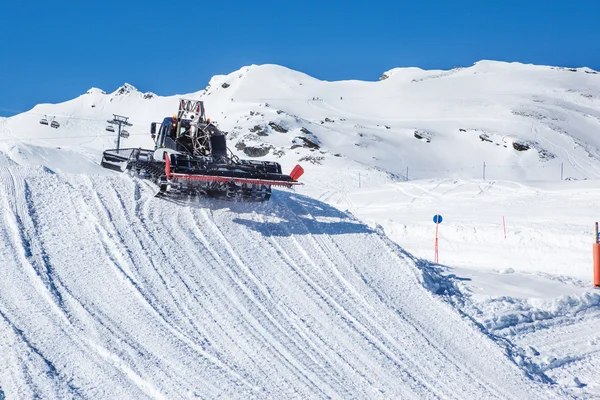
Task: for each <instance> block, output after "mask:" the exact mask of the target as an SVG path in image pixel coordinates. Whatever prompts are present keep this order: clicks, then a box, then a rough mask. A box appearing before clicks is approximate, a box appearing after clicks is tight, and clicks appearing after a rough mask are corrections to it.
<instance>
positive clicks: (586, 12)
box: [0, 0, 600, 116]
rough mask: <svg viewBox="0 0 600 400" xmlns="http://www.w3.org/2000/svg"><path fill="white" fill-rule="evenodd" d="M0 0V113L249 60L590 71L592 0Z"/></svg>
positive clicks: (599, 51) (306, 66)
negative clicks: (516, 64) (485, 62)
mask: <svg viewBox="0 0 600 400" xmlns="http://www.w3.org/2000/svg"><path fill="white" fill-rule="evenodd" d="M0 10H1V13H0V15H1V23H0V116H10V115H12V114H14V111H21V110H27V109H29V108H31V107H32V106H34V105H35V104H37V103H42V102H51V103H54V102H61V101H65V100H69V99H71V98H73V97H76V96H78V95H80V94H82V93H84V92H85V91H86V90H87V89H89V88H90V87H100V88H102V89H104V90H106V91H109V92H110V91H113V90H115V89H116V88H117V87H118V86H120V85H121V84H123V83H124V82H128V83H131V84H133V85H134V86H136V87H138V88H139V89H140V90H142V91H152V92H155V93H158V94H160V95H172V94H176V93H185V92H191V91H196V90H201V89H203V88H204V86H205V85H206V83H207V82H208V80H209V79H210V77H211V76H213V75H215V74H226V73H229V72H232V71H234V70H236V69H239V68H240V67H242V66H244V65H249V64H264V63H275V64H281V65H284V66H287V67H289V68H292V69H296V70H300V71H302V72H305V73H308V74H309V75H312V76H315V77H317V78H320V79H326V80H339V79H363V80H377V78H378V77H379V76H380V75H381V73H382V72H384V71H385V70H388V69H391V68H394V67H398V66H418V67H421V68H428V69H431V68H441V69H447V68H452V67H453V66H468V65H471V64H472V63H473V62H475V61H478V60H481V59H493V60H504V61H520V62H525V63H535V64H546V65H561V66H572V67H580V66H587V67H590V68H593V69H596V70H600V0H477V1H473V0H454V1H445V0H444V1H442V0H437V1H434V0H410V1H403V0H390V1H380V0H371V1H357V0H355V1H352V0H345V1H338V0H319V1H315V0H298V1H294V0H278V1H272V0H255V1H241V0H237V1H236V0H220V1H195V0H191V1H187V2H180V1H160V0H145V1H128V0H122V1H114V0H104V1H93V0H89V1H82V0H70V1H68V0H55V1H47V0H46V1H43V0H37V1H36V0H31V1H25V0H8V1H4V2H3V3H2V6H0ZM183 38H187V39H188V40H187V41H186V42H183ZM9 110H13V111H12V112H11V111H9Z"/></svg>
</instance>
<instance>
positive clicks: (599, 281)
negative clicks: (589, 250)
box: [593, 222, 600, 288]
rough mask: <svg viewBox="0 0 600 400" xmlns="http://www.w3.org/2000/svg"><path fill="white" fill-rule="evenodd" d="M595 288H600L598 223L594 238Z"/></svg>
mask: <svg viewBox="0 0 600 400" xmlns="http://www.w3.org/2000/svg"><path fill="white" fill-rule="evenodd" d="M593 251H594V287H595V288H600V244H599V243H598V223H597V222H596V236H595V237H594V245H593Z"/></svg>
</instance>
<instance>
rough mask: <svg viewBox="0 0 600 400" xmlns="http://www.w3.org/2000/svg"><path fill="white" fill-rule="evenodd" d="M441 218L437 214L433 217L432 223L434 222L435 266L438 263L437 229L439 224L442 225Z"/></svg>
mask: <svg viewBox="0 0 600 400" xmlns="http://www.w3.org/2000/svg"><path fill="white" fill-rule="evenodd" d="M442 220H443V218H442V216H441V215H439V214H436V215H434V216H433V222H435V249H434V250H435V263H436V264H437V263H438V262H439V252H438V232H439V227H440V224H441V223H442Z"/></svg>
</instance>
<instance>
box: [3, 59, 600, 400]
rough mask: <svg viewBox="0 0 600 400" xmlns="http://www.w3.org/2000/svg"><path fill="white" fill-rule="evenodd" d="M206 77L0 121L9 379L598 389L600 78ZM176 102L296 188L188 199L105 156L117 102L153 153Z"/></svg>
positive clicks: (224, 388) (501, 67)
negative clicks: (279, 170) (163, 92)
mask: <svg viewBox="0 0 600 400" xmlns="http://www.w3.org/2000/svg"><path fill="white" fill-rule="evenodd" d="M197 89H198V88H190V90H191V92H190V93H187V94H182V95H177V96H168V97H164V96H159V95H157V94H154V93H150V92H147V93H142V92H140V91H138V90H137V89H136V88H135V87H133V86H131V85H129V84H125V85H123V86H122V87H120V88H118V89H117V90H115V91H113V92H111V93H108V92H105V91H103V90H102V89H97V88H92V89H90V90H89V91H88V92H87V93H85V94H82V95H81V96H79V97H77V98H75V99H73V100H70V101H67V102H64V103H60V104H40V105H38V106H36V107H34V108H33V109H32V110H30V111H28V112H24V113H22V114H19V115H16V116H14V117H11V118H7V119H1V118H0V185H1V187H2V188H3V190H2V191H0V193H1V194H0V210H2V217H1V219H0V221H1V222H2V223H1V224H0V257H2V260H4V261H3V263H0V264H1V265H0V277H1V278H2V279H0V285H1V287H0V354H2V356H0V399H1V398H3V397H4V396H6V398H12V397H19V398H30V397H35V396H39V397H84V398H87V397H91V398H147V397H150V398H182V397H202V398H214V397H227V398H326V397H333V398H350V397H356V398H369V399H371V398H440V397H441V398H461V399H462V398H544V399H545V398H553V397H557V398H564V397H567V396H573V397H582V398H591V397H593V396H599V395H600V385H598V383H597V381H596V372H595V371H597V367H598V366H599V365H600V340H599V338H598V334H597V330H596V329H595V327H596V326H597V321H598V318H600V294H599V293H597V292H594V291H593V290H590V289H589V288H590V286H591V285H590V284H591V282H590V281H591V268H590V266H591V265H590V263H591V260H590V258H591V249H590V246H589V244H590V242H591V240H592V236H593V221H594V215H595V212H596V210H597V209H599V208H600V189H597V188H596V186H597V185H596V184H595V183H596V182H597V181H596V180H595V179H597V178H598V177H599V175H598V174H599V173H600V169H599V167H600V158H599V156H600V150H598V148H599V147H600V139H599V138H598V135H597V134H596V132H598V130H599V129H600V74H597V73H596V72H595V71H592V70H589V69H587V68H575V69H570V68H557V67H548V66H534V65H524V64H518V63H510V64H509V63H501V62H493V61H481V62H478V63H476V64H475V65H473V66H471V67H468V68H455V69H453V70H450V71H425V70H421V69H418V68H396V69H392V70H390V71H386V72H384V73H383V74H382V76H381V78H380V79H379V80H374V81H373V82H362V81H342V82H326V81H320V80H318V79H315V78H312V77H310V76H308V75H305V74H302V73H300V72H297V71H293V70H290V69H287V68H284V67H281V66H276V65H262V66H255V65H253V66H249V67H244V68H241V69H240V70H238V71H235V72H233V73H231V74H228V75H220V76H215V77H213V78H212V79H211V80H210V82H209V84H208V86H207V87H206V88H204V89H202V90H199V91H194V90H197ZM179 98H191V99H202V100H204V101H205V106H206V109H207V114H208V115H207V116H208V117H210V118H211V119H212V120H213V121H216V123H217V124H218V125H219V126H220V127H221V128H222V129H223V130H224V131H226V132H228V134H227V137H228V141H229V143H228V144H229V147H230V148H231V149H232V150H233V151H234V152H236V153H237V154H238V155H240V156H241V157H245V158H250V157H256V158H260V159H269V160H271V159H272V160H276V161H279V162H281V163H282V164H283V166H284V169H286V170H289V169H291V167H292V166H293V165H294V164H296V163H301V164H302V165H303V166H304V167H305V170H306V173H305V175H304V176H303V177H302V180H303V181H304V182H305V184H306V185H305V186H303V187H299V188H297V189H296V192H295V193H293V192H290V191H284V190H277V191H275V193H274V196H273V198H272V200H271V202H270V203H269V204H263V205H258V206H257V205H248V206H246V205H240V204H233V203H223V202H210V201H208V200H199V201H197V202H193V203H190V202H179V201H169V200H164V199H159V198H154V197H153V194H154V193H155V190H156V188H155V187H153V185H152V184H151V183H150V182H148V181H143V180H139V179H136V178H132V177H129V176H126V175H120V174H117V173H116V172H113V171H108V170H105V169H103V168H101V167H100V166H99V160H100V156H101V152H102V150H104V149H107V148H113V147H114V146H115V133H110V132H107V131H106V130H105V127H106V125H107V122H106V121H107V120H109V119H112V116H113V114H118V115H124V116H128V117H129V118H130V122H132V123H133V124H134V125H133V126H132V127H130V128H128V131H129V132H130V136H129V138H127V139H122V142H121V143H122V146H123V147H151V146H152V145H153V143H152V140H151V138H150V135H149V125H150V123H151V122H153V121H160V120H162V118H163V117H165V116H170V115H172V114H173V113H175V112H176V111H177V106H178V100H179ZM41 118H46V119H47V120H48V121H52V120H54V121H56V122H58V123H59V124H60V127H59V128H57V129H53V128H51V127H50V126H47V125H41V124H40V123H39V120H40V119H41ZM484 163H485V166H484ZM484 173H485V179H482V178H484V176H483V174H484ZM561 178H563V179H564V181H562V182H561ZM569 178H571V179H573V180H574V179H577V180H581V179H588V181H586V182H575V181H573V180H570V179H569ZM407 179H408V181H407V182H406V181H405V180H407ZM532 180H543V181H545V182H533V181H532ZM434 214H442V215H443V216H444V222H443V223H442V225H440V226H439V228H440V229H439V246H440V248H439V256H440V263H441V264H436V263H434V262H433V261H432V259H433V243H434V242H433V239H434V237H433V235H434V233H435V232H436V227H435V225H434V224H433V223H432V221H431V217H432V216H433V215H434Z"/></svg>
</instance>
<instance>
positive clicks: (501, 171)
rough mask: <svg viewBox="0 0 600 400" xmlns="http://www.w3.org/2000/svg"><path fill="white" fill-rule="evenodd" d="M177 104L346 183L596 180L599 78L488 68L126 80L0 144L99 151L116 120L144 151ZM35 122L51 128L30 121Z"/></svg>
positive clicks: (248, 146)
mask: <svg viewBox="0 0 600 400" xmlns="http://www.w3.org/2000/svg"><path fill="white" fill-rule="evenodd" d="M180 97H185V98H192V99H203V100H204V101H205V102H206V108H207V113H208V116H209V117H211V118H212V120H213V121H216V122H217V123H218V124H219V126H220V127H221V128H222V129H223V130H225V131H227V132H229V146H230V147H231V148H232V149H234V150H235V151H237V152H238V153H239V154H240V155H243V156H245V157H249V156H262V157H263V158H265V159H269V158H273V159H278V160H279V161H281V162H282V164H284V165H285V166H293V165H294V164H295V163H296V162H298V161H300V162H301V163H302V162H304V163H305V164H309V165H308V167H309V172H310V170H311V169H313V170H315V171H319V165H325V166H327V167H334V168H335V167H338V168H339V169H341V170H342V171H340V175H341V176H338V177H337V178H336V182H339V179H345V178H346V175H347V174H352V180H355V179H356V175H357V173H358V171H359V170H365V173H367V170H371V171H384V172H385V173H389V174H390V175H389V176H388V177H387V178H393V177H396V178H399V179H404V178H405V177H406V175H407V168H408V178H409V179H412V178H429V177H461V178H482V177H483V174H484V172H483V169H484V167H483V163H484V162H485V163H486V166H485V174H486V178H488V179H544V180H555V179H560V177H561V168H562V176H563V178H565V179H566V178H575V179H583V178H595V177H598V176H599V175H600V169H599V165H600V164H599V163H600V153H599V151H598V150H597V149H598V147H600V139H598V135H597V134H596V133H597V132H598V131H599V130H600V112H599V111H598V104H599V101H600V74H597V73H596V72H595V71H592V70H589V69H586V68H581V69H565V68H556V67H546V66H534V65H524V64H518V63H502V62H493V61H481V62H478V63H476V64H475V65H473V66H471V67H468V68H455V69H453V70H450V71H425V70H421V69H418V68H396V69H393V70H390V71H387V72H385V73H384V74H383V75H382V78H381V79H380V80H379V81H374V82H363V81H341V82H326V81H320V80H317V79H315V78H312V77H310V76H308V75H305V74H303V73H300V72H297V71H293V70H290V69H287V68H284V67H280V66H277V65H261V66H256V65H253V66H249V67H244V68H242V69H240V70H238V71H235V72H233V73H231V74H229V75H222V76H215V77H213V78H212V79H211V80H210V82H209V85H208V86H207V87H206V88H205V89H204V90H201V91H198V92H192V93H189V94H183V95H181V96H170V97H161V96H158V95H155V94H153V93H141V92H139V91H138V90H137V89H135V88H134V87H132V86H131V85H128V84H125V85H124V86H122V87H120V88H118V89H117V90H115V91H114V92H112V93H105V92H103V91H102V90H100V89H90V90H89V91H88V92H87V93H86V94H83V95H81V96H79V97H78V98H76V99H73V100H70V101H67V102H64V103H60V104H41V105H38V106H36V107H34V108H33V109H32V110H30V111H29V112H26V113H22V114H19V115H17V116H14V117H12V118H9V119H7V120H6V121H4V122H0V138H1V139H5V140H6V139H8V138H14V139H19V140H21V141H23V142H24V143H35V144H43V145H47V146H52V147H56V146H59V147H66V146H70V147H85V148H88V149H95V150H102V149H105V148H111V147H114V146H115V143H114V135H112V134H110V133H109V132H107V131H105V130H104V128H105V126H106V125H107V124H106V120H107V119H111V118H112V114H113V113H114V114H120V115H125V116H129V117H130V121H131V122H133V124H134V126H133V127H131V128H130V129H129V131H130V133H131V136H130V137H129V138H128V139H126V140H125V141H124V143H123V145H124V146H132V147H137V146H146V147H148V146H151V145H152V142H151V139H150V137H149V135H148V129H149V124H150V122H152V121H160V120H162V118H163V117H165V116H169V115H172V114H173V113H175V112H176V109H177V105H178V99H179V98H180ZM44 116H46V117H47V118H49V119H52V118H54V119H55V120H56V121H58V122H59V123H60V124H61V127H60V128H59V129H57V130H54V129H50V128H49V127H47V126H44V125H40V124H39V123H38V120H39V119H40V118H42V117H44ZM299 145H303V147H296V146H299ZM311 146H312V147H315V146H319V147H320V148H319V149H314V148H312V149H311V148H309V147H311ZM293 147H294V148H293ZM244 150H245V152H246V154H244ZM339 158H342V159H343V161H341V160H340V159H339ZM342 166H343V167H342ZM385 173H383V174H381V173H376V172H371V175H372V178H373V179H372V181H373V182H378V183H379V182H384V181H385V180H386V174H385ZM318 175H323V174H321V173H318ZM310 176H311V174H310V173H309V174H307V177H306V179H309V180H310V179H311V178H310ZM327 183H333V182H327Z"/></svg>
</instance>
